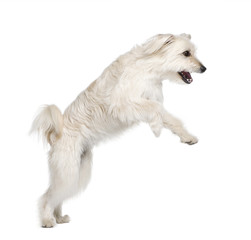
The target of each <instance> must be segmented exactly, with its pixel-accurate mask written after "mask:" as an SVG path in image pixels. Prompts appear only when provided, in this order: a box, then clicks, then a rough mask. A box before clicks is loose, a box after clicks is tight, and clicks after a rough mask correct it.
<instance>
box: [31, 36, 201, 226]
mask: <svg viewBox="0 0 251 240" xmlns="http://www.w3.org/2000/svg"><path fill="white" fill-rule="evenodd" d="M190 38H191V36H190V35H187V34H181V35H179V36H176V35H172V34H160V35H156V36H154V37H152V38H151V39H149V40H148V41H146V42H145V43H144V44H142V45H140V46H136V47H134V48H133V49H132V50H131V51H129V52H127V53H125V54H124V55H122V56H120V57H119V58H118V59H117V60H115V61H114V62H113V63H112V64H111V65H110V66H108V67H107V68H106V69H105V70H104V72H103V73H102V75H101V76H100V77H99V78H98V79H97V80H95V81H94V82H93V83H92V84H91V85H90V86H89V87H88V88H87V89H86V90H85V91H83V92H82V93H80V95H79V96H78V97H77V99H76V100H75V101H74V102H73V103H72V104H71V105H70V106H69V107H68V108H67V109H66V110H65V112H64V114H62V113H61V112H60V110H59V109H58V108H57V107H56V106H55V105H50V106H44V107H43V108H42V109H41V111H40V113H39V114H38V116H37V117H36V118H35V120H34V122H33V125H32V128H31V132H34V131H36V132H39V133H41V135H42V136H43V137H44V139H45V141H47V142H48V143H49V144H50V145H51V149H50V151H49V169H50V186H49V188H48V190H47V191H46V192H45V194H44V195H43V196H42V197H41V199H40V217H41V225H42V226H43V227H53V226H54V225H55V224H56V223H66V222H69V220H70V219H69V217H68V216H67V215H66V216H62V213H61V206H62V203H63V201H64V200H65V199H67V198H69V197H71V196H73V195H74V194H76V193H77V192H78V191H79V190H81V189H85V188H86V186H87V184H88V182H89V180H90V176H91V167H92V148H93V146H94V145H96V144H97V143H98V142H100V141H102V140H104V139H106V138H110V137H112V136H114V135H115V134H119V133H120V132H122V131H123V130H125V129H126V128H128V127H131V126H133V125H135V124H137V123H140V122H145V123H148V124H149V126H150V128H151V129H152V131H153V133H154V134H155V136H157V137H158V136H159V135H160V132H161V129H162V128H163V127H164V128H168V129H170V130H171V131H172V132H173V133H175V134H177V135H178V136H179V137H180V139H181V142H183V143H187V144H194V143H197V141H198V140H197V138H196V137H194V136H192V135H191V134H189V133H188V132H187V130H186V129H185V128H184V127H183V125H182V123H181V122H180V121H179V120H178V119H176V118H175V117H173V116H172V115H170V114H169V113H168V112H167V111H166V110H165V109H164V107H163V105H162V102H163V94H162V80H164V79H167V78H169V79H171V80H175V81H178V82H185V83H187V84H189V83H191V82H192V77H191V75H190V73H191V72H204V71H205V70H206V68H205V67H204V66H203V65H202V64H201V63H200V62H199V60H198V59H197V58H196V57H195V48H194V45H193V44H192V43H191V41H190Z"/></svg>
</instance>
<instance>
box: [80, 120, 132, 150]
mask: <svg viewBox="0 0 251 240" xmlns="http://www.w3.org/2000/svg"><path fill="white" fill-rule="evenodd" d="M133 125H134V124H124V123H122V122H120V121H119V120H117V119H112V118H109V117H108V118H106V119H96V120H95V121H94V122H93V123H92V124H91V125H89V126H88V127H87V126H86V125H85V124H83V125H82V126H81V129H80V132H81V135H82V136H83V139H84V142H86V144H88V145H92V146H94V145H96V144H98V143H99V142H101V141H105V140H108V139H111V138H113V137H116V136H118V135H120V134H121V133H122V132H124V131H125V130H126V129H128V128H130V127H132V126H133Z"/></svg>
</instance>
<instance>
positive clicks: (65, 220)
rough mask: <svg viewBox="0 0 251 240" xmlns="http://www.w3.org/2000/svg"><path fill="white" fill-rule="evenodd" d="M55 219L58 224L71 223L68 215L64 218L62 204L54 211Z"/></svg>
mask: <svg viewBox="0 0 251 240" xmlns="http://www.w3.org/2000/svg"><path fill="white" fill-rule="evenodd" d="M53 214H54V217H55V219H56V222H57V223H68V222H70V217H69V216H68V215H64V216H62V204H59V205H58V206H57V207H56V208H55V210H54V213H53Z"/></svg>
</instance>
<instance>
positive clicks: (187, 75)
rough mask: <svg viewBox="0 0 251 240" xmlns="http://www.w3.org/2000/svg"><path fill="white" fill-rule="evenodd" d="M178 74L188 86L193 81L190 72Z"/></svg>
mask: <svg viewBox="0 0 251 240" xmlns="http://www.w3.org/2000/svg"><path fill="white" fill-rule="evenodd" d="M178 74H179V75H180V76H181V79H182V80H183V81H184V82H185V83H187V84H190V83H191V82H192V81H193V79H192V77H191V74H190V73H189V72H184V71H182V72H178Z"/></svg>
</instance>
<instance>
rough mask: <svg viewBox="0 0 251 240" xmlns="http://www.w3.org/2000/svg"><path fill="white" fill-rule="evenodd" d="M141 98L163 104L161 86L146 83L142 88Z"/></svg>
mask: <svg viewBox="0 0 251 240" xmlns="http://www.w3.org/2000/svg"><path fill="white" fill-rule="evenodd" d="M142 97H143V98H146V99H149V100H155V101H158V102H163V93H162V84H161V83H159V84H156V83H151V82H150V83H147V84H146V85H145V87H144V91H143V93H142Z"/></svg>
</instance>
